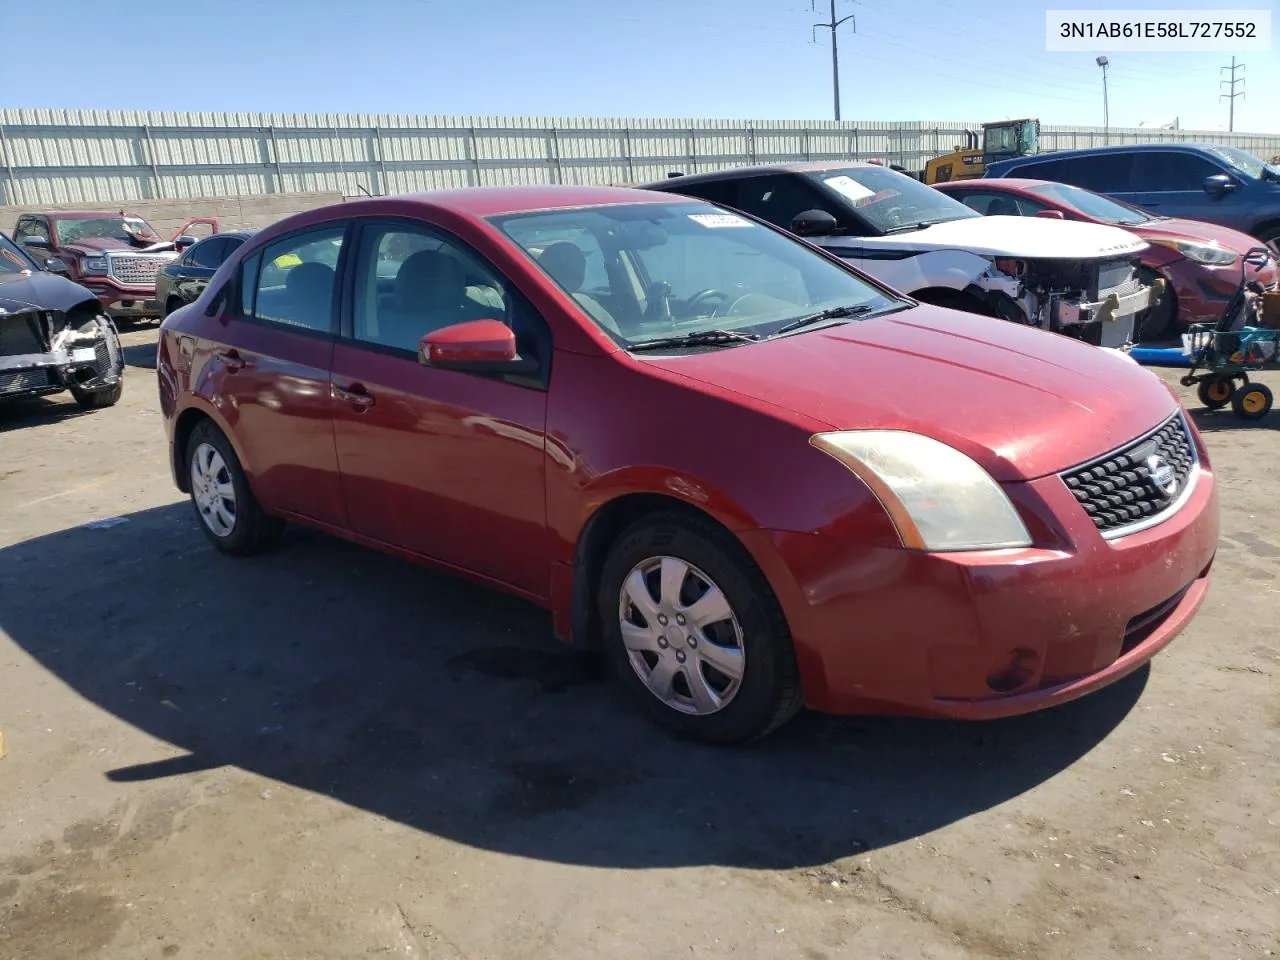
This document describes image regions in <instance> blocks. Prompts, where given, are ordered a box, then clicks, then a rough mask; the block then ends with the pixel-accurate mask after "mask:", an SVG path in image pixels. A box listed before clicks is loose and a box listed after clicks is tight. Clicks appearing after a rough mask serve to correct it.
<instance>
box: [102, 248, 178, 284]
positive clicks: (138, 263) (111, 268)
mask: <svg viewBox="0 0 1280 960" xmlns="http://www.w3.org/2000/svg"><path fill="white" fill-rule="evenodd" d="M172 259H173V258H172V257H158V256H156V255H155V254H136V253H109V254H107V274H108V275H109V276H110V277H111V279H113V280H115V281H116V282H118V283H123V284H126V285H127V286H131V287H154V286H155V285H156V274H158V273H159V272H160V268H161V267H163V266H164V265H165V264H166V263H168V262H169V261H170V260H172Z"/></svg>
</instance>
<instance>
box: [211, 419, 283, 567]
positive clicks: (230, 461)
mask: <svg viewBox="0 0 1280 960" xmlns="http://www.w3.org/2000/svg"><path fill="white" fill-rule="evenodd" d="M187 471H188V472H187V482H188V486H190V488H191V505H192V507H193V508H194V509H195V513H196V519H198V520H199V521H200V529H201V530H203V531H204V534H205V536H206V537H208V538H209V540H210V542H212V543H213V545H214V546H215V547H217V548H218V549H219V550H221V551H223V552H224V553H229V554H232V555H234V556H249V555H251V554H254V553H262V552H263V551H265V550H269V549H271V548H272V547H274V546H275V545H276V544H277V543H279V542H280V537H281V535H282V534H283V533H284V521H283V520H280V519H278V518H276V517H271V516H268V515H267V514H266V513H264V512H263V510H262V508H261V507H260V506H259V505H258V501H257V499H255V498H254V496H253V491H252V490H251V489H250V488H249V480H248V478H247V477H246V476H245V473H244V470H243V468H241V466H240V460H239V459H238V458H237V457H236V452H235V450H234V449H232V447H231V443H230V441H228V440H227V438H226V436H225V435H224V434H223V433H222V431H221V430H219V429H218V428H217V426H215V425H214V424H213V423H212V422H211V421H209V420H205V421H204V422H202V423H200V424H199V425H197V426H196V428H195V429H194V430H192V431H191V439H190V440H189V441H188V442H187Z"/></svg>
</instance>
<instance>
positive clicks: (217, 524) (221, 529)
mask: <svg viewBox="0 0 1280 960" xmlns="http://www.w3.org/2000/svg"><path fill="white" fill-rule="evenodd" d="M191 498H192V499H193V500H194V501H195V504H196V509H197V510H198V511H199V513H200V519H201V520H203V521H204V525H205V526H206V527H208V528H209V532H210V533H212V534H213V535H214V536H215V537H229V536H231V532H232V531H233V530H235V528H236V488H235V485H234V484H232V482H231V471H230V470H228V469H227V462H226V461H225V460H223V459H222V454H220V453H219V452H218V450H217V448H216V447H214V446H213V445H212V444H209V443H202V444H200V446H198V447H196V450H195V453H193V454H192V455H191Z"/></svg>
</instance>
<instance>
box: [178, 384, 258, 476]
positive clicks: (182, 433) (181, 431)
mask: <svg viewBox="0 0 1280 960" xmlns="http://www.w3.org/2000/svg"><path fill="white" fill-rule="evenodd" d="M205 420H208V421H210V422H212V423H213V425H214V426H215V427H217V428H218V429H219V430H220V431H222V435H223V436H224V437H226V438H227V442H228V443H229V444H231V449H232V450H234V451H235V454H236V459H237V460H239V461H240V466H241V468H242V469H243V470H244V472H245V476H246V477H248V478H249V479H250V480H252V477H253V470H252V468H251V466H250V464H249V463H248V461H246V460H245V455H244V451H243V450H242V449H241V447H240V444H239V443H237V442H236V438H235V434H234V433H232V431H231V430H230V429H228V427H227V424H226V421H224V420H223V419H222V417H221V416H219V414H218V411H217V410H215V409H213V408H212V407H211V406H206V405H205V404H203V403H190V404H188V405H187V406H186V407H185V408H183V409H182V411H181V412H179V413H178V415H177V416H176V417H175V418H174V421H173V442H172V444H171V445H170V455H171V456H172V458H173V479H174V482H175V483H176V484H177V485H178V489H179V490H181V491H182V492H183V493H190V492H191V487H190V483H189V478H188V476H187V442H188V441H189V440H190V439H191V434H192V433H193V432H194V431H195V429H196V427H197V426H199V425H200V424H201V423H202V422H203V421H205Z"/></svg>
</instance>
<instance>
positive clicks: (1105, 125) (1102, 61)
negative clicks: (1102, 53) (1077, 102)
mask: <svg viewBox="0 0 1280 960" xmlns="http://www.w3.org/2000/svg"><path fill="white" fill-rule="evenodd" d="M1094 62H1095V63H1097V65H1098V66H1100V67H1101V68H1102V130H1103V136H1104V137H1105V138H1106V142H1107V143H1110V142H1111V105H1110V104H1109V103H1108V102H1107V67H1109V66H1110V65H1111V61H1110V60H1108V59H1107V58H1106V57H1098V59H1097V60H1095V61H1094Z"/></svg>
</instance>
